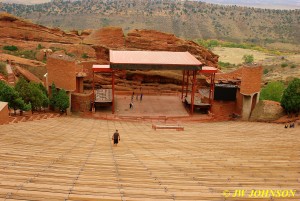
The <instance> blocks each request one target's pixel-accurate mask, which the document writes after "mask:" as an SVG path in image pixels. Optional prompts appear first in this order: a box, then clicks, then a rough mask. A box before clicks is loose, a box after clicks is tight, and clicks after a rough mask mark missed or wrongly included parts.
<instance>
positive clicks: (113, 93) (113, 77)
mask: <svg viewBox="0 0 300 201" xmlns="http://www.w3.org/2000/svg"><path fill="white" fill-rule="evenodd" d="M111 74H112V113H113V114H114V113H115V71H114V70H113V71H112V73H111Z"/></svg>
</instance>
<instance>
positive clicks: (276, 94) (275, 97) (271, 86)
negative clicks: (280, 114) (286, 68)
mask: <svg viewBox="0 0 300 201" xmlns="http://www.w3.org/2000/svg"><path fill="white" fill-rule="evenodd" d="M284 88H285V87H284V84H283V83H282V82H270V83H268V84H267V86H265V87H264V88H263V89H262V90H261V93H260V99H261V100H272V101H277V102H280V100H281V97H282V94H283V91H284Z"/></svg>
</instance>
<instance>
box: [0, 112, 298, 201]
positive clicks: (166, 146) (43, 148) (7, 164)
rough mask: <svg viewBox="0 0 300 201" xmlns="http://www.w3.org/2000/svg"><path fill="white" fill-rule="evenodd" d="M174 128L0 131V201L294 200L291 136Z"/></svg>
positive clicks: (134, 125) (80, 124)
mask: <svg viewBox="0 0 300 201" xmlns="http://www.w3.org/2000/svg"><path fill="white" fill-rule="evenodd" d="M182 125H183V126H184V128H185V130H184V131H174V130H157V131H154V130H153V129H152V128H151V123H147V122H124V121H122V122H118V121H104V120H95V119H82V118H70V117H61V118H55V119H44V120H38V121H32V122H24V123H17V124H11V125H3V126H0V200H1V201H2V200H6V201H16V200H36V201H40V200H43V201H46V200H47V201H54V200H55V201H56V200H61V201H64V200H73V201H75V200H77V201H79V200H80V201H96V200H97V201H104V200H105V201H116V200H119V201H120V200H127V201H131V200H132V201H138V200H139V201H151V200H153V201H154V200H156V201H172V200H181V201H183V200H197V201H203V200H207V201H209V200H210V201H223V200H239V201H241V200H245V201H246V200H259V201H261V200H264V201H267V200H270V198H269V197H268V198H263V199H253V198H248V197H246V196H245V197H241V198H232V197H230V196H229V197H227V198H225V197H224V194H223V192H224V191H225V190H228V191H229V192H230V193H231V195H232V194H233V192H234V190H236V189H244V190H246V191H247V192H249V194H250V191H251V190H252V189H256V190H263V189H270V190H271V189H272V190H283V189H293V190H296V194H295V197H290V198H284V199H283V198H276V197H273V199H272V200H287V201H290V200H293V201H296V200H297V201H299V200H300V146H299V145H300V135H299V133H300V132H299V131H300V129H299V127H297V128H295V129H284V128H283V126H282V125H279V124H264V123H249V122H215V123H183V124H182ZM115 129H118V130H119V132H120V135H121V142H120V144H119V145H118V146H117V147H115V146H113V145H112V144H111V142H112V141H111V136H112V134H113V132H114V131H115ZM246 195H247V194H246Z"/></svg>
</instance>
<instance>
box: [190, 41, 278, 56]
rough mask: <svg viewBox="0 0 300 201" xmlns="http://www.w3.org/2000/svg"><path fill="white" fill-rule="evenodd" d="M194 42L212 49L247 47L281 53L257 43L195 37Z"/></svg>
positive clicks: (265, 51) (270, 52)
mask: <svg viewBox="0 0 300 201" xmlns="http://www.w3.org/2000/svg"><path fill="white" fill-rule="evenodd" d="M195 42H196V43H198V44H199V45H201V46H204V47H206V48H208V49H212V48H214V47H228V48H241V49H249V50H256V51H260V52H264V53H269V54H275V55H281V54H282V53H281V52H280V51H278V50H269V49H267V48H264V47H261V46H259V45H255V44H251V43H234V42H227V41H221V40H211V39H208V40H203V39H196V40H195Z"/></svg>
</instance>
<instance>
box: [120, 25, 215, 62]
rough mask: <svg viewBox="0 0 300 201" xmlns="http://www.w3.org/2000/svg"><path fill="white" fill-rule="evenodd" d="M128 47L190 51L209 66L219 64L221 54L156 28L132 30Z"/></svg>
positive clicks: (127, 41)
mask: <svg viewBox="0 0 300 201" xmlns="http://www.w3.org/2000/svg"><path fill="white" fill-rule="evenodd" d="M126 48H127V49H137V50H158V51H175V52H184V51H188V52H190V53H191V54H193V55H194V56H195V57H196V58H197V59H198V60H200V61H201V62H202V63H204V64H205V65H207V66H214V67H217V66H218V58H219V56H218V55H216V54H214V53H212V52H211V51H209V50H207V49H205V48H204V47H202V46H200V45H198V44H197V43H195V42H193V41H188V40H183V39H180V38H177V37H176V36H175V35H174V34H168V33H162V32H159V31H155V30H137V29H135V30H132V31H130V32H129V33H128V34H127V37H126Z"/></svg>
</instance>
